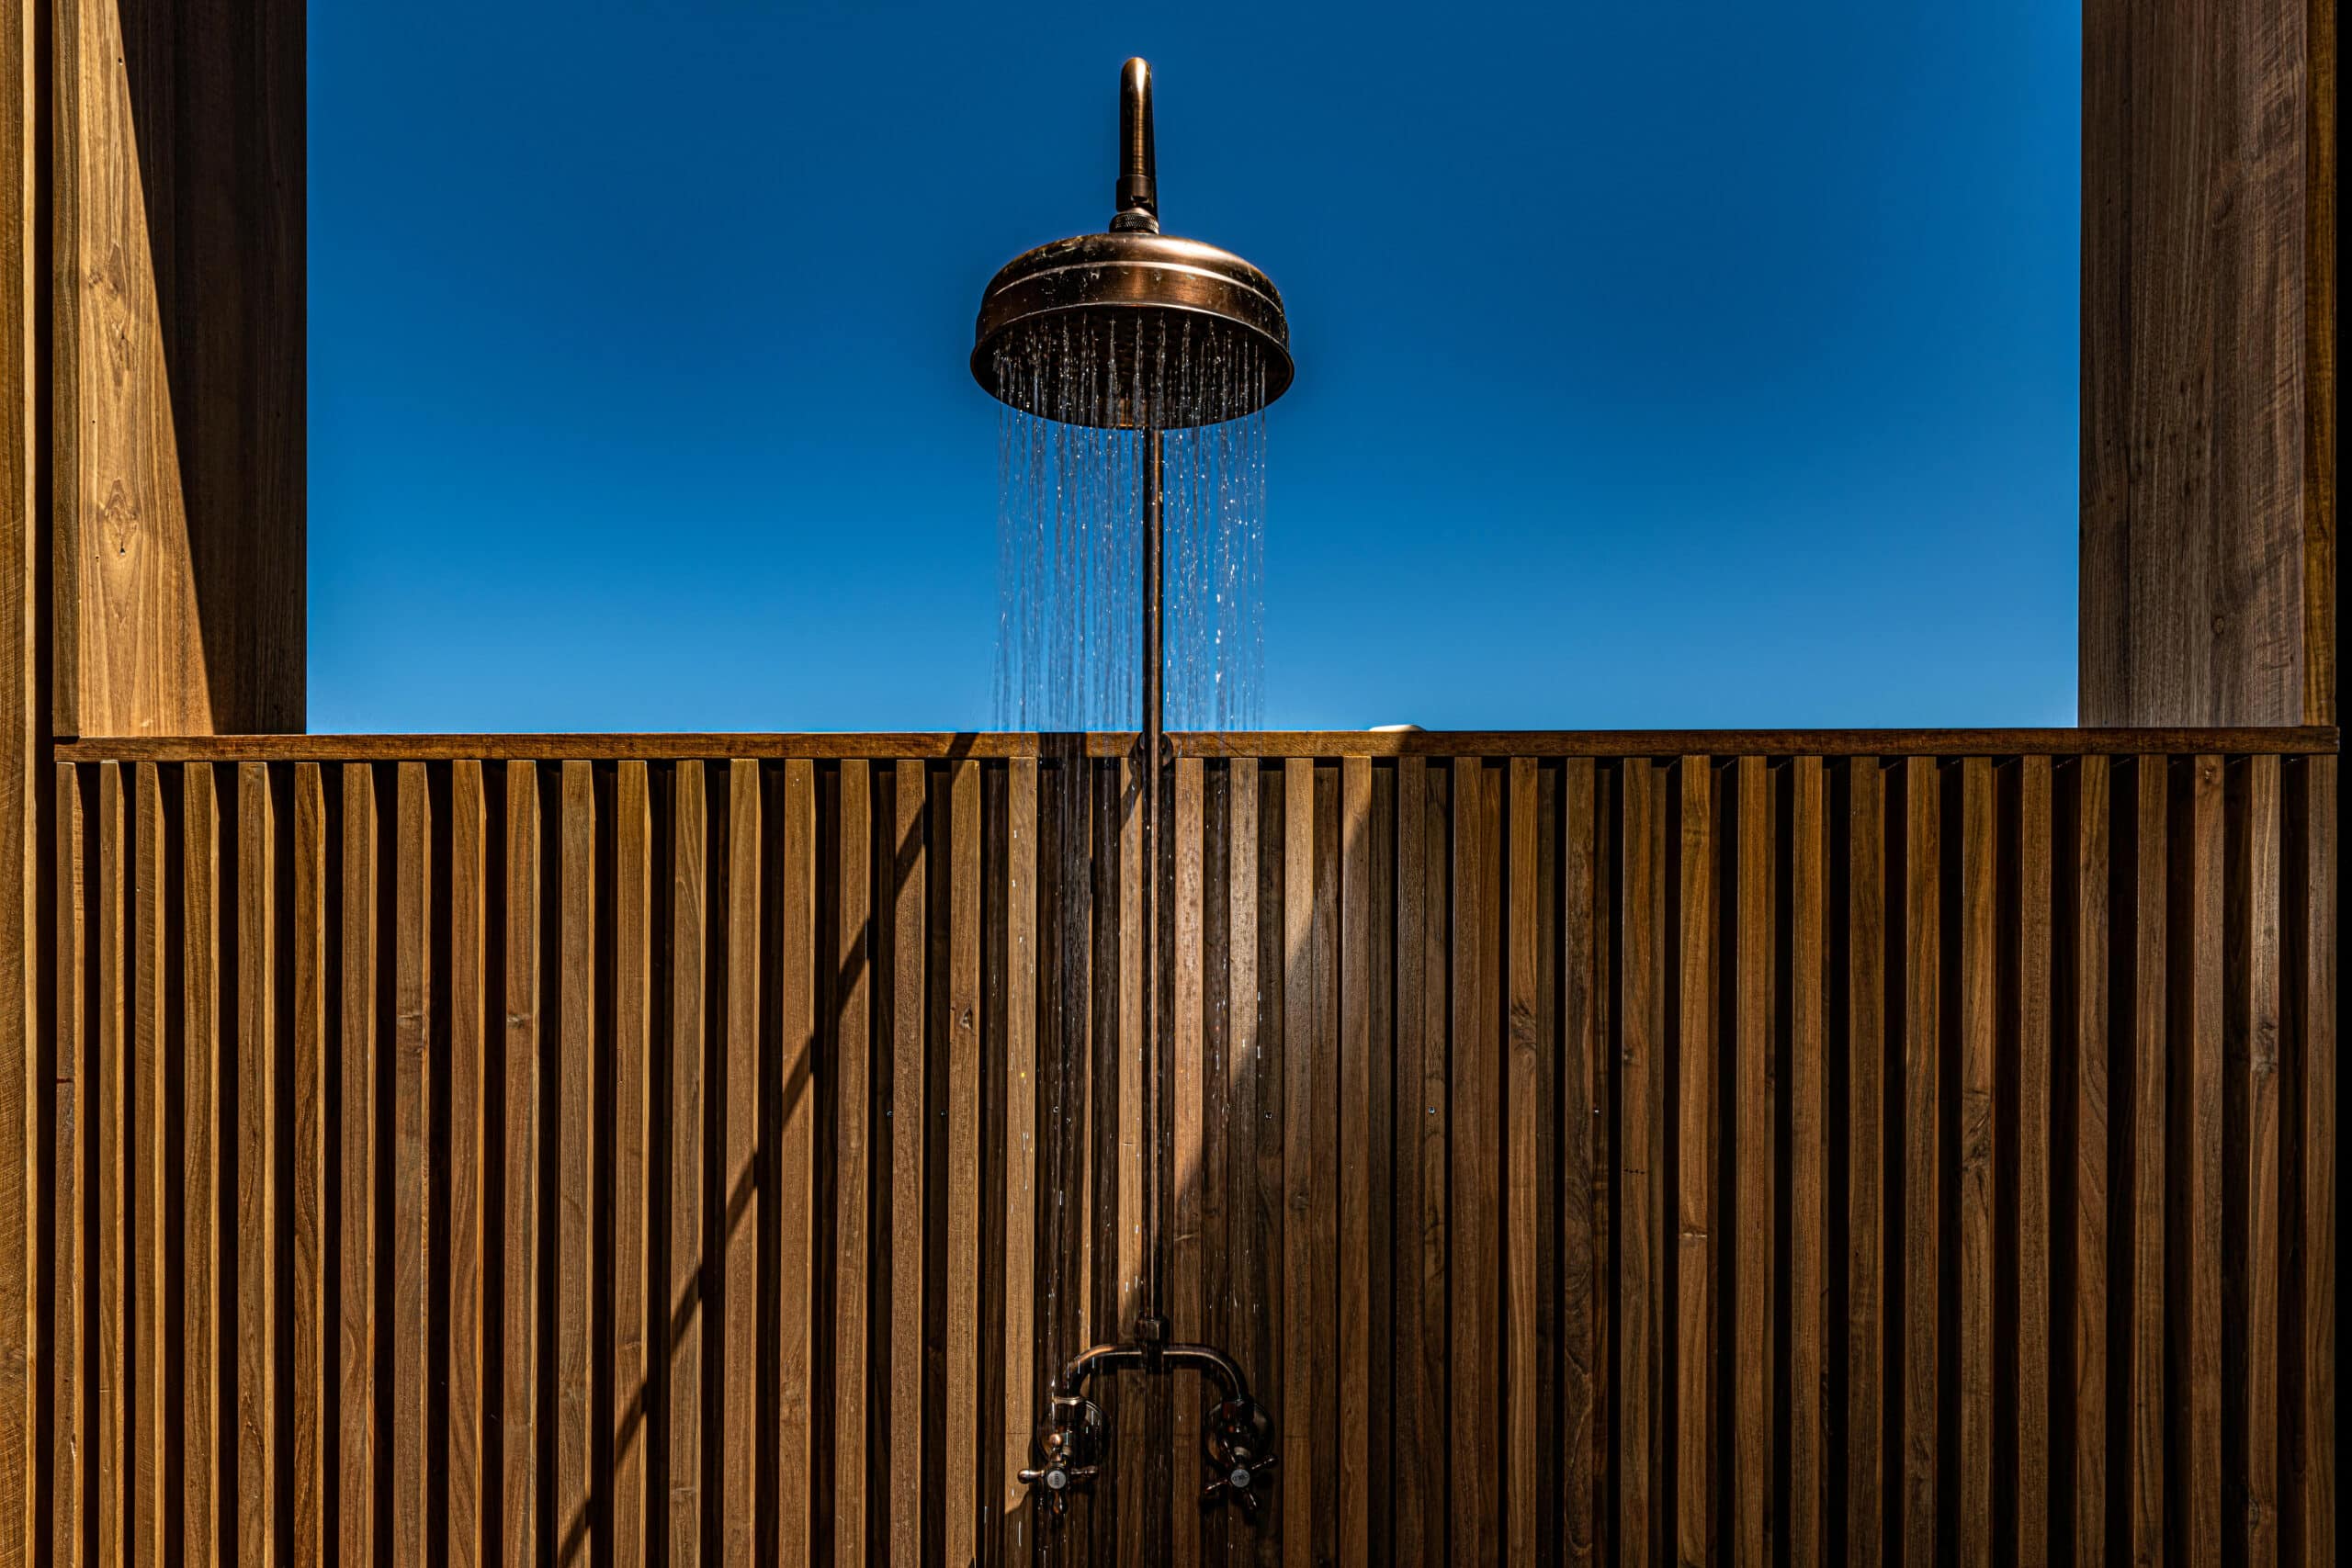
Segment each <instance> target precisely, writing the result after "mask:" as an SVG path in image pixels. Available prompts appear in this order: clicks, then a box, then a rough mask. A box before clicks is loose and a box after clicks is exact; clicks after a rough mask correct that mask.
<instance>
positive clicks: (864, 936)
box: [831, 761, 1009, 1563]
mask: <svg viewBox="0 0 2352 1568" xmlns="http://www.w3.org/2000/svg"><path fill="white" fill-rule="evenodd" d="M839 792H840V802H841V804H840V807H839V820H838V828H839V831H840V835H841V838H840V849H839V851H838V854H839V856H840V859H839V860H838V862H837V863H836V864H837V866H838V870H837V871H836V873H835V878H834V880H835V883H836V886H837V887H838V897H837V902H836V913H835V920H834V925H833V933H834V934H833V952H832V954H831V960H832V968H833V973H834V974H835V976H838V978H837V979H836V980H835V982H834V986H833V997H832V1003H831V1036H832V1039H831V1054H832V1058H833V1064H834V1066H833V1212H832V1215H831V1232H832V1236H833V1254H834V1265H833V1267H834V1278H835V1285H834V1290H833V1331H832V1344H833V1409H832V1427H833V1431H832V1444H833V1503H832V1526H833V1540H834V1552H835V1556H836V1558H837V1560H838V1561H840V1562H843V1563H858V1562H864V1561H865V1495H866V1475H865V1456H866V1430H865V1427H866V1411H867V1410H868V1409H869V1408H870V1407H871V1406H872V1404H873V1398H872V1394H871V1392H870V1391H869V1389H868V1387H867V1382H868V1379H867V1373H866V1369H867V1356H868V1348H869V1346H870V1345H871V1343H872V1334H871V1331H870V1329H869V1327H868V1325H867V1314H868V1312H869V1311H870V1309H871V1305H872V1303H873V1299H874V1292H873V1289H872V1285H871V1283H870V1278H869V1270H870V1268H871V1257H872V1254H871V1247H870V1243H869V1240H868V1237H867V1235H866V1214H867V1212H868V1208H869V1205H870V1203H871V1201H872V1197H871V1183H870V1179H869V1172H870V1170H871V1168H872V1166H871V1161H872V1157H873V1145H874V1137H873V1129H872V1128H871V1126H870V1125H869V1124H868V1121H867V1108H868V1107H869V1106H870V1105H871V1104H872V1103H873V1090H872V1085H871V1081H870V1077H871V1073H870V1069H871V1066H872V1063H873V1059H874V1040H873V1033H872V1009H871V1007H870V1005H869V1002H868V998H869V997H870V996H871V995H872V991H871V983H872V973H873V964H874V948H873V917H872V907H871V906H872V899H873V894H874V877H873V867H872V864H871V859H872V855H873V852H874V794H873V784H872V781H871V779H870V778H869V776H868V773H867V764H866V763H865V762H864V761H846V762H843V763H842V765H841V773H840V776H839ZM1008 1337H1009V1336H1008Z"/></svg>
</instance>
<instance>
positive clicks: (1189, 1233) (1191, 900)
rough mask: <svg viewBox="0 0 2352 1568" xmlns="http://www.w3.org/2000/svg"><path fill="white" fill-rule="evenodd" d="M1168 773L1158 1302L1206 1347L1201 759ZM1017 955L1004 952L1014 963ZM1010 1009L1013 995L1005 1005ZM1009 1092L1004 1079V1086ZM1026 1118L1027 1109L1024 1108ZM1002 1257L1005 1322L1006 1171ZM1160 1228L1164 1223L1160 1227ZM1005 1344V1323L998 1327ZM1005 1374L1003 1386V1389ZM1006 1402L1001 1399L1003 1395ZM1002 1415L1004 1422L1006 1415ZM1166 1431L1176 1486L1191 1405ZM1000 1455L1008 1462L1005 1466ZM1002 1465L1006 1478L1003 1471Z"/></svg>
mask: <svg viewBox="0 0 2352 1568" xmlns="http://www.w3.org/2000/svg"><path fill="white" fill-rule="evenodd" d="M1173 773H1174V774H1175V785H1176V790H1175V799H1174V801H1173V802H1172V805H1173V807H1174V810H1173V812H1172V813H1171V815H1172V817H1173V818H1174V821H1175V840H1174V843H1173V846H1172V848H1173V864H1174V867H1175V874H1174V879H1173V880H1174V904H1173V908H1174V915H1175V919H1173V921H1172V922H1171V923H1170V926H1169V928H1168V934H1167V938H1166V941H1167V943H1168V946H1167V948H1166V950H1165V952H1166V960H1165V961H1166V963H1167V964H1168V965H1169V968H1170V974H1171V979H1172V984H1171V985H1170V999H1171V1002H1172V1006H1171V1009H1170V1015H1169V1017H1168V1020H1167V1021H1166V1023H1165V1024H1164V1025H1163V1026H1162V1030H1161V1038H1162V1039H1164V1040H1166V1041H1167V1042H1168V1043H1169V1046H1170V1068H1169V1078H1170V1084H1171V1086H1172V1089H1173V1093H1172V1095H1171V1097H1170V1101H1169V1102H1168V1112H1167V1116H1166V1125H1167V1128H1168V1135H1169V1158H1168V1162H1167V1169H1168V1172H1169V1175H1170V1187H1169V1197H1168V1199H1167V1200H1166V1201H1167V1202H1168V1205H1169V1207H1168V1210H1167V1213H1168V1214H1169V1216H1170V1221H1172V1223H1171V1224H1170V1231H1169V1235H1168V1241H1167V1249H1168V1276H1169V1278H1168V1291H1169V1296H1168V1303H1167V1307H1166V1311H1167V1313H1168V1314H1169V1319H1170V1322H1169V1332H1170V1336H1171V1337H1174V1338H1176V1339H1179V1340H1195V1339H1197V1340H1209V1339H1211V1338H1212V1336H1211V1334H1210V1333H1209V1329H1208V1323H1207V1318H1208V1303H1207V1299H1206V1294H1205V1282H1204V1278H1203V1258H1202V1254H1203V1252H1204V1250H1205V1249H1204V1247H1203V1245H1202V1242H1203V1237H1202V1234H1201V1233H1202V1201H1201V1199H1202V1193H1201V1189H1202V1185H1203V1183H1202V1177H1203V1169H1202V1144H1201V1135H1202V1125H1201V1122H1202V1112H1203V1110H1204V1076H1205V1072H1206V1063H1205V1062H1204V1060H1203V1056H1202V1048H1203V1043H1204V1041H1203V1035H1204V1026H1205V1024H1206V1020H1205V1018H1204V1016H1203V1012H1202V1008H1203V996H1202V992H1203V981H1204V976H1203V974H1202V968H1203V962H1204V960H1203V954H1202V944H1203V942H1204V931H1203V929H1202V928H1203V908H1202V898H1203V887H1202V876H1203V869H1202V854H1203V849H1204V845H1203V838H1204V833H1203V820H1202V813H1203V807H1204V795H1205V784H1206V780H1205V779H1204V774H1203V767H1202V762H1201V759H1200V758H1198V757H1179V758H1178V759H1177V760H1176V763H1175V767H1174V769H1173ZM1019 798H1020V797H1019V795H1018V794H1017V793H1016V794H1015V796H1014V804H1015V812H1014V822H1015V828H1014V831H1015V832H1016V833H1017V832H1018V831H1019V826H1018V824H1019V820H1020V818H1019V813H1018V803H1019ZM1013 886H1014V891H1015V896H1016V897H1018V891H1019V889H1020V887H1021V886H1023V884H1022V882H1021V879H1020V876H1019V874H1018V871H1017V869H1016V871H1015V874H1014V877H1013ZM1019 952H1020V949H1019V947H1018V946H1017V945H1016V946H1015V949H1014V953H1015V957H1016V966H1017V961H1018V954H1019ZM1011 999H1012V1003H1013V1004H1014V1005H1015V1006H1017V1005H1018V1004H1019V1002H1020V1000H1021V993H1020V992H1019V991H1018V990H1016V991H1015V992H1014V994H1013V996H1012V998H1011ZM1011 1087H1012V1084H1011V1079H1010V1074H1009V1073H1008V1088H1009V1089H1010V1088H1011ZM1031 1114H1032V1115H1034V1111H1031ZM1006 1140H1007V1147H1006V1158H1007V1161H1008V1174H1007V1177H1006V1182H1005V1185H1006V1190H1007V1196H1006V1201H1007V1205H1008V1210H1007V1214H1006V1248H1005V1250H1006V1257H1005V1277H1006V1280H1007V1284H1008V1292H1007V1295H1006V1308H1007V1315H1008V1317H1009V1316H1010V1315H1011V1311H1012V1294H1013V1293H1014V1292H1017V1291H1018V1290H1019V1288H1020V1286H1021V1284H1023V1282H1025V1280H1026V1278H1027V1276H1026V1273H1025V1270H1024V1269H1023V1268H1021V1267H1020V1265H1021V1264H1023V1262H1024V1261H1025V1259H1026V1258H1027V1247H1026V1245H1025V1243H1016V1242H1015V1239H1014V1235H1015V1233H1014V1229H1013V1220H1014V1216H1013V1215H1012V1213H1011V1208H1010V1205H1011V1202H1012V1176H1011V1174H1010V1169H1009V1167H1010V1164H1011V1162H1012V1160H1014V1159H1015V1158H1017V1157H1018V1156H1019V1155H1020V1154H1021V1152H1022V1147H1021V1141H1020V1138H1019V1135H1018V1132H1017V1119H1016V1118H1015V1117H1012V1116H1008V1119H1007V1123H1006ZM1163 1223H1169V1222H1166V1221H1164V1222H1163ZM1006 1329H1007V1336H1008V1338H1009V1337H1010V1335H1011V1325H1010V1323H1008V1324H1007V1325H1006ZM1013 1386H1014V1385H1013V1379H1012V1376H1011V1375H1009V1373H1008V1375H1007V1377H1006V1379H1005V1387H1006V1389H1007V1390H1008V1391H1010V1390H1011V1389H1012V1387H1013ZM1008 1397H1010V1394H1009V1393H1008ZM1011 1414H1012V1413H1011V1412H1010V1411H1008V1412H1007V1415H1008V1417H1010V1416H1011ZM1170 1427H1171V1430H1172V1433H1173V1437H1172V1439H1171V1442H1170V1453H1171V1455H1172V1456H1173V1457H1174V1459H1175V1461H1176V1464H1177V1469H1176V1475H1177V1476H1178V1477H1179V1484H1180V1486H1181V1484H1182V1478H1184V1477H1185V1476H1187V1474H1188V1473H1189V1472H1188V1471H1187V1470H1186V1469H1185V1468H1184V1466H1185V1465H1186V1464H1188V1463H1189V1461H1190V1460H1191V1458H1192V1456H1193V1454H1195V1453H1198V1452H1199V1451H1200V1446H1201V1434H1200V1416H1199V1405H1198V1404H1197V1402H1195V1401H1193V1400H1191V1399H1186V1398H1178V1399H1177V1400H1176V1401H1175V1402H1174V1409H1173V1412H1172V1420H1171V1422H1170ZM1009 1458H1010V1456H1009V1455H1008V1459H1009ZM1010 1468H1011V1467H1010V1466H1009V1465H1008V1471H1009V1470H1010ZM1170 1524H1171V1526H1172V1527H1173V1529H1172V1540H1171V1541H1170V1550H1171V1551H1172V1552H1173V1554H1174V1557H1175V1560H1176V1561H1177V1562H1194V1561H1196V1560H1198V1559H1199V1557H1200V1554H1201V1551H1202V1543H1201V1511H1200V1510H1199V1509H1198V1508H1188V1507H1177V1508H1173V1509H1171V1510H1170Z"/></svg>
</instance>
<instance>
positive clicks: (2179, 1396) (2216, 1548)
mask: <svg viewBox="0 0 2352 1568" xmlns="http://www.w3.org/2000/svg"><path fill="white" fill-rule="evenodd" d="M2171 783H2172V788H2173V791H2174V799H2173V802H2172V810H2173V823H2174V826H2175V828H2176V829H2178V831H2179V832H2180V834H2181V842H2180V844H2179V848H2178V852H2177V853H2176V854H2175V855H2174V856H2173V858H2172V863H2171V865H2170V868H2169V871H2170V886H2169V888H2168V892H2169V894H2170V897H2171V900H2172V908H2171V909H2170V911H2169V913H2168V927H2167V934H2168V935H2169V937H2170V938H2171V942H2172V943H2173V945H2172V948H2171V950H2170V953H2169V954H2168V960H2167V963H2166V966H2165V978H2166V980H2167V981H2168V982H2169V984H2170V986H2171V987H2172V1001H2171V1005H2170V1008H2169V1009H2168V1011H2167V1021H2168V1022H2169V1023H2170V1025H2171V1029H2170V1032H2169V1054H2170V1058H2171V1059H2170V1061H2169V1062H2168V1063H2167V1066H2166V1076H2167V1078H2168V1080H2169V1082H2170V1084H2171V1085H2172V1086H2173V1088H2174V1089H2175V1091H2176V1092H2174V1093H2172V1094H2171V1095H2170V1096H2169V1097H2168V1103H2167V1106H2166V1109H2167V1111H2169V1112H2170V1122H2169V1133H2168V1140H2169V1145H2170V1150H2171V1153H2172V1155H2173V1156H2175V1165H2174V1169H2175V1171H2176V1173H2177V1175H2176V1178H2175V1179H2174V1180H2173V1181H2172V1182H2171V1183H2170V1184H2168V1186H2167V1189H2166V1192H2165V1205H2166V1214H2165V1271H2166V1277H2165V1294H2166V1296H2167V1298H2168V1301H2167V1312H2166V1316H2167V1319H2168V1321H2167V1324H2166V1327H2165V1348H2166V1350H2167V1352H2168V1355H2169V1358H2170V1364H2169V1367H2168V1368H2167V1376H2168V1377H2169V1378H2170V1380H2171V1386H2172V1389H2173V1391H2174V1392H2173V1394H2172V1397H2171V1400H2170V1404H2169V1409H2168V1412H2167V1414H2168V1415H2169V1416H2171V1423H2170V1425H2171V1426H2172V1428H2173V1429H2172V1432H2171V1434H2170V1438H2169V1440H2168V1442H2167V1445H2166V1447H2167V1450H2168V1453H2169V1454H2170V1456H2171V1460H2172V1463H2173V1466H2174V1468H2173V1470H2172V1472H2171V1475H2170V1478H2169V1479H2170V1481H2171V1490H2170V1493H2169V1494H2168V1495H2167V1497H2166V1500H2165V1510H2166V1529H2167V1530H2168V1531H2169V1532H2171V1535H2172V1548H2173V1550H2174V1551H2177V1552H2181V1553H2184V1554H2186V1555H2187V1556H2188V1557H2189V1558H2190V1559H2192V1560H2194V1561H2198V1562H2217V1561H2219V1560H2220V1557H2221V1553H2222V1488H2221V1485H2220V1482H2221V1478H2222V1252H2221V1245H2222V966H2223V959H2224V947H2223V933H2222V891H2223V890H2222V842H2223V833H2222V761H2221V759H2220V758H2219V757H2196V758H2192V759H2189V760H2188V761H2185V762H2177V763H2175V764H2174V765H2173V769H2172V780H2171Z"/></svg>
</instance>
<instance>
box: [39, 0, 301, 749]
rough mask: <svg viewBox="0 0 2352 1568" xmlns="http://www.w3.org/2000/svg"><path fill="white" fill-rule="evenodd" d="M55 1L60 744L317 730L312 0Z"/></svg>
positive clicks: (54, 503)
mask: <svg viewBox="0 0 2352 1568" xmlns="http://www.w3.org/2000/svg"><path fill="white" fill-rule="evenodd" d="M51 4H52V13H51V15H52V22H51V35H52V36H51V39H50V43H49V48H48V50H47V51H45V56H46V60H45V63H47V65H48V66H49V70H50V75H51V81H50V84H49V100H50V124H51V128H52V131H53V135H52V146H51V158H50V168H49V171H48V173H49V175H50V179H51V187H50V200H49V209H50V213H49V217H50V225H49V228H50V232H49V240H50V243H51V247H52V253H53V254H52V255H51V266H50V268H49V276H50V278H51V284H50V288H51V310H52V312H53V313H52V315H51V325H50V357H51V389H52V396H53V410H54V412H53V417H52V419H51V422H50V426H51V430H50V451H51V457H52V460H53V462H54V472H53V478H52V484H51V489H52V497H51V518H52V520H53V530H54V532H53V536H52V537H51V559H52V562H53V570H54V573H55V581H54V585H53V589H52V598H51V603H52V604H53V607H54V615H55V639H56V641H55V649H56V657H55V662H54V668H53V690H54V693H55V729H56V732H57V733H58V734H60V735H65V736H74V735H82V736H91V735H174V734H178V735H209V734H226V733H242V732H270V731H285V730H300V728H302V723H303V629H304V628H303V575H304V560H303V488H304V479H303V400H304V384H303V365H304V352H303V321H304V292H303V265H304V264H303V224H304V219H303V183H304V171H303V102H304V99H303V7H302V0H178V3H175V0H51ZM13 8H14V7H12V10H13Z"/></svg>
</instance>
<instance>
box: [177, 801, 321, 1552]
mask: <svg viewBox="0 0 2352 1568" xmlns="http://www.w3.org/2000/svg"><path fill="white" fill-rule="evenodd" d="M291 774H292V777H291V781H290V782H291V784H292V793H293V801H292V806H293V818H294V824H293V825H294V833H293V840H292V852H293V866H292V868H291V869H292V873H293V874H292V877H291V879H290V880H291V888H290V893H291V897H292V899H293V902H292V904H291V905H290V907H289V908H288V910H287V922H286V923H287V934H288V938H289V939H290V946H291V949H292V952H291V954H290V963H291V965H292V970H293V973H292V976H291V978H292V991H291V994H290V996H289V998H288V1009H289V1010H288V1018H287V1049H288V1055H290V1056H291V1058H292V1062H291V1068H292V1073H291V1085H292V1096H293V1100H292V1103H291V1105H289V1106H288V1111H289V1112H290V1115H291V1122H292V1125H291V1126H290V1128H289V1129H288V1131H289V1133H290V1134H291V1137H290V1142H291V1144H292V1149H291V1151H290V1152H291V1154H292V1159H291V1161H290V1164H291V1165H292V1168H293V1169H292V1173H291V1174H292V1176H293V1186H292V1193H291V1196H292V1199H293V1209H294V1213H293V1216H292V1218H293V1232H294V1235H293V1243H294V1253H293V1269H292V1270H291V1279H290V1292H291V1293H290V1294H289V1296H288V1300H287V1303H286V1315H287V1326H288V1336H289V1337H290V1338H291V1339H292V1341H293V1366H294V1378H293V1384H294V1386H293V1388H292V1389H291V1390H290V1391H289V1393H290V1394H291V1403H292V1404H293V1416H294V1419H293V1440H292V1445H291V1449H290V1451H289V1452H288V1455H287V1463H288V1469H289V1471H290V1480H291V1482H292V1491H293V1508H292V1514H293V1532H292V1546H293V1553H294V1561H295V1562H300V1563H315V1562H325V1561H326V1557H327V1543H328V1541H329V1540H330V1539H331V1536H332V1534H333V1531H332V1529H331V1525H330V1521H329V1520H328V1518H327V1517H326V1507H327V1451H328V1437H329V1433H330V1431H331V1429H332V1428H331V1424H332V1422H333V1419H334V1412H333V1405H332V1404H331V1402H330V1400H329V1399H328V1393H329V1391H330V1390H331V1389H332V1388H333V1387H334V1383H333V1382H332V1380H331V1379H330V1378H329V1376H328V1368H329V1363H330V1356H329V1352H328V1347H327V1330H328V1328H329V1327H330V1324H329V1321H328V1317H327V1266H328V1258H329V1257H330V1250H329V1247H328V1235H329V1232H330V1231H331V1229H332V1228H333V1227H334V1225H335V1224H336V1223H337V1221H338V1220H339V1218H340V1216H339V1215H335V1214H330V1213H328V1212H327V1193H328V1190H329V1189H328V1172H329V1165H328V1151H327V1141H326V1139H327V1122H328V1113H329V1108H330V1106H331V1105H332V1104H333V1100H331V1099H330V1091H329V1088H328V1085H329V1081H330V1080H329V1077H328V1064H329V1058H330V1057H331V1056H332V1055H334V1042H335V1036H334V1032H333V1031H332V1030H331V1028H330V1014H329V1012H328V1009H327V970H328V938H327V932H328V930H329V927H328V925H327V904H328V888H327V842H328V838H329V834H330V831H331V829H330V826H329V822H328V816H327V803H326V781H325V778H324V776H323V775H322V773H321V772H320V770H319V769H318V768H317V767H316V766H315V765H311V764H308V763H305V764H301V765H298V766H297V767H295V768H293V769H292V770H291ZM183 798H184V799H185V796H183ZM183 809H185V807H183Z"/></svg>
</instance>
